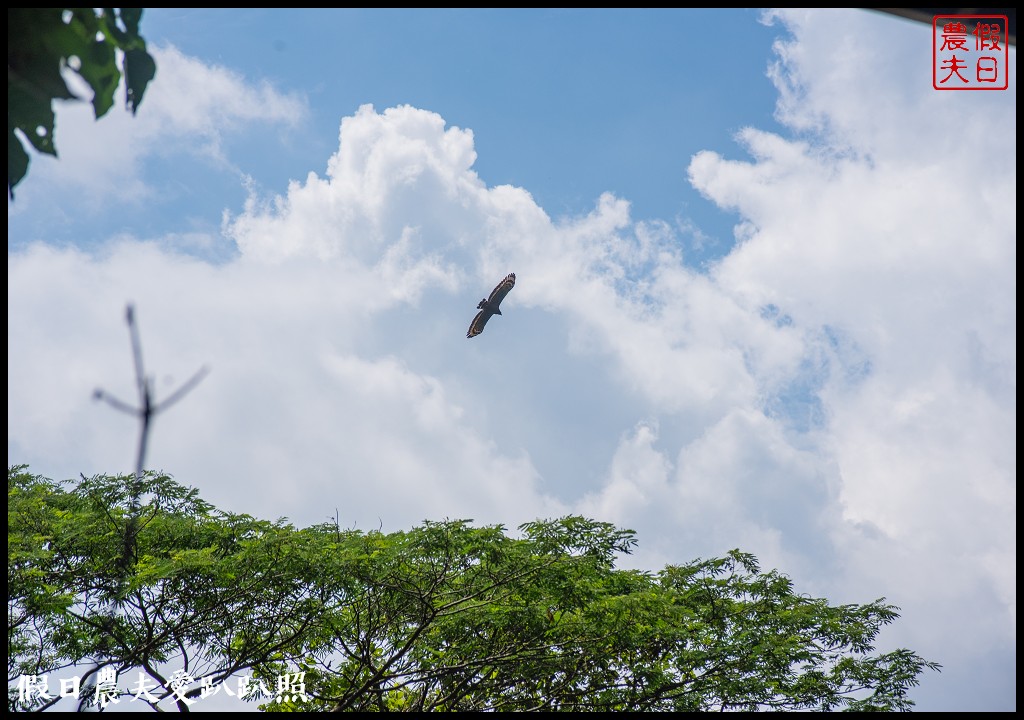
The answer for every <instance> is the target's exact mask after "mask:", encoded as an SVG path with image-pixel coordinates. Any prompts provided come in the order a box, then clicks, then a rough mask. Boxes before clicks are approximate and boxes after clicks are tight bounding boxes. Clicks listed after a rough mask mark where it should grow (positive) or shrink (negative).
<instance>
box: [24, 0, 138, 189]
mask: <svg viewBox="0 0 1024 720" xmlns="http://www.w3.org/2000/svg"><path fill="white" fill-rule="evenodd" d="M141 19H142V9H141V8H11V9H9V10H8V11H7V192H8V195H9V196H10V197H11V198H13V197H14V186H15V185H17V184H18V183H19V182H21V180H22V178H24V177H25V174H26V173H27V172H28V163H29V157H28V153H27V152H26V151H25V147H24V146H23V145H22V139H21V138H24V139H25V140H27V141H28V142H29V143H30V144H31V145H32V146H33V147H34V148H35V149H36V150H38V151H39V152H41V153H46V154H47V155H53V156H56V155H57V147H56V145H55V144H54V112H53V101H54V100H73V99H77V97H76V96H75V95H74V94H73V93H72V92H71V90H70V89H69V88H68V86H67V83H65V82H64V78H63V77H62V75H61V73H62V72H63V70H64V69H65V68H69V69H71V70H73V71H74V72H76V73H77V74H78V75H79V76H80V77H81V78H82V79H83V80H85V82H87V83H88V84H89V87H90V88H91V89H92V93H93V97H92V107H93V111H94V113H95V114H96V117H97V118H100V117H102V116H103V115H105V114H106V112H107V111H108V110H110V108H111V106H112V105H113V104H114V92H115V91H116V90H117V85H118V83H119V82H120V80H121V71H120V70H118V68H117V62H116V53H115V50H120V51H121V52H122V54H123V58H124V59H123V64H122V68H123V71H124V78H125V94H126V97H125V100H126V102H127V104H128V107H129V108H131V111H132V113H135V111H136V110H138V108H139V104H140V103H141V102H142V96H143V95H144V94H145V92H146V86H147V85H149V81H150V80H152V79H153V77H154V76H155V75H156V63H155V62H154V61H153V58H152V57H151V56H150V54H149V53H148V52H147V51H146V41H145V40H144V39H143V38H142V36H141V35H139V21H140V20H141ZM15 130H18V131H20V133H21V138H19V137H18V135H17V134H16V133H15Z"/></svg>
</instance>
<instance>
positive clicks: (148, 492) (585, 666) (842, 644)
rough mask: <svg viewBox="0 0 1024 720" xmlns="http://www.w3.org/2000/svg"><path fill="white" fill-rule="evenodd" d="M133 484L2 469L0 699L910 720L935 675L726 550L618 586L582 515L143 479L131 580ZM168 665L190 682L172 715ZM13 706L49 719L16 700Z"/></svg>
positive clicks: (605, 538)
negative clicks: (1, 655) (326, 506)
mask: <svg viewBox="0 0 1024 720" xmlns="http://www.w3.org/2000/svg"><path fill="white" fill-rule="evenodd" d="M132 482H133V478H132V476H97V477H94V478H90V479H84V478H83V479H82V480H81V481H80V482H78V483H74V484H66V483H55V482H53V481H50V480H47V479H45V478H41V477H38V476H35V475H32V474H30V473H28V472H27V471H26V469H25V468H24V467H14V468H10V469H9V472H8V527H9V531H8V533H9V534H8V587H9V590H8V679H9V681H10V682H15V681H17V680H18V678H20V677H24V676H33V675H34V676H39V675H42V674H45V673H51V674H57V673H60V672H61V671H66V672H72V668H81V667H90V668H100V667H113V668H115V669H116V670H117V672H118V675H119V676H123V675H124V674H126V673H129V672H133V673H135V672H138V671H141V672H142V673H143V674H145V676H146V677H147V678H149V679H151V680H152V681H153V682H154V684H159V685H161V686H162V687H161V692H160V693H154V694H155V695H157V698H158V699H160V700H162V699H164V698H170V700H171V701H174V702H177V704H178V707H179V709H182V710H185V709H188V702H189V701H190V700H195V699H196V698H197V697H199V696H200V693H201V685H202V684H203V683H205V684H206V685H207V686H210V685H214V684H216V683H219V682H223V681H227V680H228V679H229V678H230V677H232V676H238V675H249V676H251V677H252V678H253V680H254V686H255V687H262V688H263V689H264V692H262V693H256V694H253V695H251V696H249V697H248V698H247V699H248V700H251V701H257V702H263V703H264V704H263V706H262V707H264V709H268V710H277V711H288V710H352V711H382V710H413V711H425V710H449V711H451V710H566V711H586V710H594V711H603V710H633V711H644V710H725V709H740V710H750V709H821V710H826V709H838V708H842V709H853V710H866V709H876V710H906V709H909V708H911V707H912V705H913V703H912V701H911V700H910V699H909V697H908V691H909V689H910V688H911V687H913V686H914V685H916V684H917V682H918V678H919V676H920V674H921V673H922V672H923V671H924V670H925V669H926V668H930V669H937V668H938V665H936V664H935V663H932V662H929V661H926V660H924V659H922V658H921V657H919V656H918V655H916V654H915V653H913V652H911V651H909V650H902V649H901V650H896V651H894V652H889V653H877V652H876V651H875V649H874V647H873V643H874V640H875V638H876V636H877V634H878V632H879V631H880V629H881V628H882V627H883V626H884V625H886V624H887V623H890V622H892V621H893V620H895V619H896V618H897V617H898V615H897V612H896V610H897V609H896V608H894V607H892V606H891V605H887V604H885V603H884V600H876V601H875V602H871V603H867V604H864V605H839V606H834V605H830V604H829V603H828V602H826V601H825V600H820V599H813V598H808V597H805V596H802V595H799V594H797V593H796V592H795V591H794V588H793V586H792V583H791V582H790V580H789V579H788V578H786V577H785V576H783V575H780V574H779V573H777V572H762V571H761V570H760V569H759V567H758V565H757V562H756V560H755V559H754V558H753V557H752V556H751V555H748V554H745V553H741V552H739V551H733V552H730V553H728V554H727V555H726V556H725V557H722V558H717V559H711V560H697V561H695V562H691V563H688V564H685V565H679V566H668V567H666V568H665V569H664V570H662V571H660V572H658V573H644V572H639V571H635V570H624V569H617V568H616V567H615V560H616V557H617V556H618V555H619V554H620V553H627V552H629V551H630V550H631V548H633V547H634V545H635V539H634V536H633V534H632V532H631V531H627V530H621V529H617V528H615V527H613V526H611V525H609V524H606V523H601V522H596V521H593V520H588V519H585V518H582V517H566V518H561V519H557V520H546V521H538V522H533V523H528V524H526V525H523V526H522V527H521V528H520V532H519V533H518V534H517V535H515V536H513V535H512V534H510V533H508V532H506V531H505V529H504V528H502V527H500V526H489V527H474V526H473V525H472V524H471V522H469V521H464V520H454V521H445V522H425V523H423V524H422V525H420V526H418V527H415V528H413V529H411V530H409V531H405V532H396V533H382V532H360V531H355V530H342V529H340V528H338V527H337V526H336V525H334V524H324V525H318V526H313V527H310V528H305V529H296V528H294V527H292V526H290V525H288V524H286V523H284V522H267V521H262V520H257V519H254V518H252V517H249V516H246V515H235V514H231V513H227V512H223V511H220V510H217V509H216V508H214V507H212V506H211V505H209V504H207V503H205V502H203V501H202V500H201V499H200V498H199V497H198V495H197V493H196V491H195V490H191V489H188V488H185V487H183V486H181V485H179V484H177V483H175V482H174V481H173V480H171V479H170V478H169V477H167V476H164V475H157V474H154V473H147V474H146V475H145V477H144V479H143V491H144V495H143V502H142V504H141V506H140V507H141V512H140V515H139V516H138V517H139V518H140V521H139V523H138V527H137V528H136V530H135V532H136V535H135V544H134V550H133V556H132V557H131V558H130V567H129V574H128V576H127V580H126V581H125V580H124V579H123V578H121V577H120V573H119V571H118V570H117V568H118V567H119V563H120V561H121V558H122V554H123V550H124V546H125V545H124V542H123V534H124V532H125V531H126V528H127V527H128V524H129V514H130V513H129V509H130V505H131V502H132V500H131V497H130V491H129V488H130V486H131V485H132ZM112 608H114V609H116V611H114V612H112ZM172 668H176V669H179V670H180V669H182V668H183V669H184V670H185V671H187V672H188V674H189V676H190V678H192V679H193V680H194V684H193V685H191V686H189V689H188V691H187V692H181V693H179V695H178V696H177V697H172V693H171V691H170V690H168V689H165V688H167V687H169V685H168V678H169V676H170V673H171V669H172ZM285 673H303V675H302V676H301V677H302V678H303V680H304V686H303V688H302V692H301V694H294V695H291V696H287V695H285V696H282V695H280V694H279V695H277V696H276V697H275V696H274V694H273V692H272V691H270V692H267V691H268V690H271V689H273V688H275V687H276V681H277V679H278V678H280V677H281V676H282V675H284V674H285ZM9 687H10V685H9ZM120 692H121V694H122V695H128V694H129V690H128V689H127V688H121V689H120ZM153 704H154V705H155V703H153ZM9 706H10V708H11V709H18V710H25V709H41V708H46V707H53V706H54V702H50V701H47V700H45V699H43V698H24V697H19V694H18V692H17V689H16V688H12V689H11V690H9ZM165 706H166V703H164V704H162V705H161V707H165ZM128 707H131V706H130V705H129V706H128Z"/></svg>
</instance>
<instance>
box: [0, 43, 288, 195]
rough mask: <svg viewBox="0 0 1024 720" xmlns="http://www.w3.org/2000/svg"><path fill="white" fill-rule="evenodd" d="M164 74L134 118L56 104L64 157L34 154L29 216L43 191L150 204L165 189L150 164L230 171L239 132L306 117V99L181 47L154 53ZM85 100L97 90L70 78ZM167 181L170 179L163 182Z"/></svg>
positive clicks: (120, 109)
mask: <svg viewBox="0 0 1024 720" xmlns="http://www.w3.org/2000/svg"><path fill="white" fill-rule="evenodd" d="M150 52H151V54H152V55H153V57H154V58H155V60H156V63H157V68H158V72H157V75H156V77H155V78H154V79H153V81H152V82H151V83H150V85H149V87H148V88H147V90H146V94H145V97H144V98H143V101H142V104H141V105H140V107H139V110H138V112H137V113H136V114H135V115H134V116H133V115H132V114H131V112H130V111H128V110H127V109H126V108H125V107H124V105H123V103H122V102H120V99H121V98H123V97H124V83H123V80H122V84H121V87H120V88H119V89H118V91H117V93H116V96H115V97H116V98H117V99H118V100H119V102H116V103H115V104H114V106H113V107H112V108H111V109H110V111H109V112H108V113H107V114H106V115H104V116H103V117H102V118H101V119H99V120H98V121H97V120H96V119H95V118H94V115H93V110H92V105H91V104H90V103H89V102H84V101H77V102H62V103H57V107H56V111H57V126H56V133H55V142H56V145H57V150H58V153H59V159H58V160H53V159H51V158H48V157H46V156H40V155H38V154H33V155H32V165H31V169H30V171H29V175H28V177H27V178H26V180H25V182H24V183H23V186H21V187H19V189H18V190H19V193H18V202H17V203H16V204H14V205H12V206H11V207H10V208H9V209H13V210H14V211H16V212H19V211H22V212H23V210H22V208H24V207H25V206H26V205H31V204H32V203H33V202H35V201H41V200H40V194H41V192H40V191H44V190H48V191H53V190H55V189H63V190H73V191H74V192H75V193H77V194H79V195H84V196H85V197H86V199H87V200H88V202H89V204H92V205H95V204H97V203H100V204H102V205H103V206H107V205H108V204H111V200H112V199H113V198H117V200H118V201H119V202H122V203H123V202H124V201H126V200H129V201H139V200H142V199H144V198H151V197H153V196H154V194H156V193H158V192H166V187H161V188H160V189H159V190H158V189H157V187H156V186H155V183H153V182H152V181H147V179H146V178H145V177H144V172H143V171H144V167H145V162H146V161H147V160H151V159H152V158H154V157H160V156H164V157H168V156H172V155H180V154H183V153H186V154H187V153H191V154H195V155H196V156H197V157H200V158H203V159H204V160H205V161H207V162H211V163H214V164H216V165H219V166H221V167H225V168H228V169H231V170H232V171H234V172H237V170H236V169H235V168H233V167H232V163H231V161H230V160H229V159H228V157H227V155H226V154H225V152H224V143H225V141H226V139H227V138H229V137H230V136H231V134H232V132H235V131H237V129H238V128H239V127H242V126H243V125H246V124H251V123H254V122H261V123H269V124H275V125H284V126H294V125H296V124H297V123H298V122H299V121H300V120H301V119H302V118H303V117H304V115H305V114H306V105H305V101H304V100H303V99H301V98H300V97H298V96H296V95H294V94H289V93H284V92H281V91H279V90H277V89H275V88H274V87H272V86H271V85H269V84H268V83H266V82H260V83H257V84H253V83H252V82H249V81H247V80H246V79H245V78H243V77H241V76H240V75H239V74H238V73H236V72H233V71H232V70H229V69H227V68H224V67H217V66H210V65H205V64H203V63H202V62H200V61H198V60H196V59H194V58H191V57H188V56H187V55H184V54H183V53H181V51H179V50H178V49H176V48H174V47H170V46H168V47H151V48H150ZM67 80H68V83H69V86H70V87H71V89H72V92H74V93H75V94H76V95H78V96H79V97H83V98H88V97H91V90H90V89H89V88H88V86H87V85H85V83H84V82H83V81H82V80H81V79H80V78H79V77H78V76H77V75H74V74H71V73H68V75H67ZM164 182H165V180H164Z"/></svg>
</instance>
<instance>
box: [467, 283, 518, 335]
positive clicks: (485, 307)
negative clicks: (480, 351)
mask: <svg viewBox="0 0 1024 720" xmlns="http://www.w3.org/2000/svg"><path fill="white" fill-rule="evenodd" d="M515 284H516V274H515V273H509V274H508V275H506V276H505V279H504V280H502V281H501V282H500V283H498V286H497V287H496V288H494V289H493V290H491V296H490V297H488V298H484V299H483V300H481V301H480V304H479V305H477V306H476V307H477V309H478V310H479V311H480V312H478V313H477V314H476V317H475V318H473V322H471V323H470V324H469V332H467V333H466V337H468V338H471V337H476V336H477V335H479V334H480V333H482V332H483V331H484V325H486V324H487V321H488V320H490V319H491V315H501V308H500V307H499V306H500V305H501V301H502V300H504V299H505V296H506V295H508V291H509V290H511V289H512V288H513V287H514V286H515Z"/></svg>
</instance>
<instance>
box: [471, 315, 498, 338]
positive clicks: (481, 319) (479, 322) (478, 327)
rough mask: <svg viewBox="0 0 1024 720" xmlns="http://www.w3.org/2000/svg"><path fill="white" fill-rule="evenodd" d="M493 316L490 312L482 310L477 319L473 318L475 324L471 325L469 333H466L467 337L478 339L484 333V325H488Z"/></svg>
mask: <svg viewBox="0 0 1024 720" xmlns="http://www.w3.org/2000/svg"><path fill="white" fill-rule="evenodd" d="M493 314H494V313H492V312H491V311H490V310H481V311H480V312H478V313H477V314H476V317H475V318H473V322H471V323H470V324H469V332H467V333H466V337H468V338H471V337H476V336H477V335H479V334H480V333H482V332H483V331H484V325H486V324H487V321H488V320H490V319H491V315H493Z"/></svg>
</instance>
